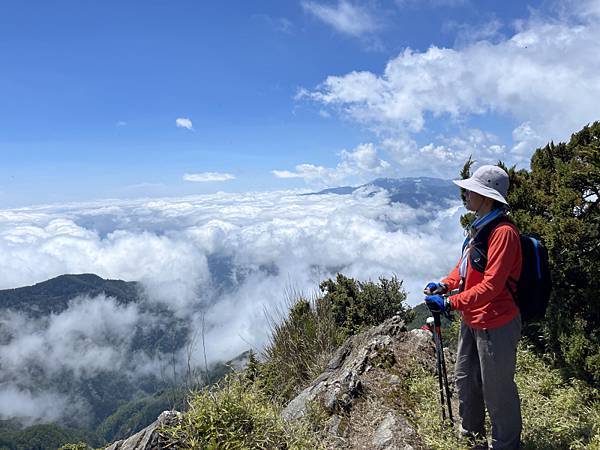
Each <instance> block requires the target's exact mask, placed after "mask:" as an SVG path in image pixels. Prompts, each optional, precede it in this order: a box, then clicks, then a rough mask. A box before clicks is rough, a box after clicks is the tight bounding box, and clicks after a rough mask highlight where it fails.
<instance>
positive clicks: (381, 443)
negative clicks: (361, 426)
mask: <svg viewBox="0 0 600 450" xmlns="http://www.w3.org/2000/svg"><path fill="white" fill-rule="evenodd" d="M395 427H396V418H395V417H394V415H393V414H392V413H388V414H387V415H386V416H385V418H384V419H383V421H382V422H381V424H380V425H379V427H378V428H377V430H376V431H375V434H373V440H372V443H373V448H376V449H389V448H390V446H391V445H392V443H393V441H394V428H395Z"/></svg>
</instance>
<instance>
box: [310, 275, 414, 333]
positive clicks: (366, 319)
mask: <svg viewBox="0 0 600 450" xmlns="http://www.w3.org/2000/svg"><path fill="white" fill-rule="evenodd" d="M320 288H321V291H322V292H323V294H324V296H323V301H324V302H325V303H327V304H329V305H331V311H332V314H333V319H334V321H335V324H336V325H337V326H338V327H340V329H341V330H342V331H343V332H344V334H345V335H346V336H349V335H352V334H356V333H359V332H360V331H362V330H364V329H365V328H368V327H371V326H373V325H378V324H380V323H381V322H383V321H384V320H385V319H388V318H390V317H392V316H393V315H394V314H401V315H405V316H406V315H407V308H406V306H405V305H404V301H405V300H406V292H404V289H403V288H402V281H401V280H398V278H397V277H396V276H393V277H392V278H391V279H389V280H388V279H386V278H383V277H380V278H379V282H378V283H374V282H373V281H367V282H362V281H358V280H354V279H352V278H348V277H345V276H344V275H342V274H341V273H338V274H337V277H336V280H335V281H334V280H332V279H328V280H325V281H323V282H322V283H321V285H320Z"/></svg>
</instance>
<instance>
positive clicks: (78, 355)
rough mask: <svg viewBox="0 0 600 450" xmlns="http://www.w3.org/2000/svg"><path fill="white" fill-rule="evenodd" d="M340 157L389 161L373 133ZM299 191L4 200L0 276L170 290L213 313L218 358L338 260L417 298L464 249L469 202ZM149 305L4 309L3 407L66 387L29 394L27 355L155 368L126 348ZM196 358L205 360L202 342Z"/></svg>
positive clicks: (362, 162) (80, 366)
mask: <svg viewBox="0 0 600 450" xmlns="http://www.w3.org/2000/svg"><path fill="white" fill-rule="evenodd" d="M343 158H344V161H345V162H346V163H347V164H348V165H353V167H355V168H356V170H360V169H359V167H362V168H363V169H365V170H377V169H378V168H380V167H382V161H381V160H380V159H379V158H377V157H376V156H375V155H374V148H373V147H372V146H370V145H368V144H365V145H363V146H359V147H357V148H356V149H355V150H353V151H348V152H345V154H344V156H343ZM299 193H301V192H299V191H282V192H264V193H260V192H257V193H247V194H226V193H219V194H214V195H200V196H190V197H185V198H180V199H175V198H171V199H166V198H165V199H154V200H129V201H125V200H123V201H110V202H90V203H86V204H69V205H48V206H40V207H35V208H27V209H24V208H22V209H13V210H0V252H1V253H2V255H3V257H2V258H1V259H0V274H2V276H1V277H0V288H1V289H6V288H14V287H18V286H24V285H31V284H34V283H36V282H39V281H43V280H45V279H48V278H51V277H54V276H57V275H60V274H63V273H96V274H98V275H100V276H102V277H104V278H110V279H125V280H139V281H141V282H142V283H143V285H144V286H145V287H146V290H147V293H148V296H149V297H148V301H149V302H151V303H154V302H160V303H161V304H162V305H163V306H164V307H165V308H167V309H168V310H170V311H172V312H173V313H174V314H176V316H177V317H179V318H181V319H182V320H185V321H187V322H188V323H190V326H191V328H192V329H193V330H199V329H200V327H201V323H202V321H201V314H202V313H204V314H205V316H206V329H205V330H206V346H207V356H208V358H209V360H210V361H214V360H217V359H227V358H230V357H233V356H235V355H237V354H239V353H240V352H241V351H244V350H246V349H247V348H248V346H249V345H253V346H255V348H256V349H260V348H261V347H262V345H263V344H264V343H265V341H266V339H267V330H268V327H267V325H266V322H265V317H264V314H263V311H264V308H275V307H278V306H282V305H283V302H284V293H285V290H286V288H289V287H290V285H291V286H294V287H296V288H297V289H298V290H300V291H303V292H305V293H306V294H311V293H312V292H314V291H315V289H316V288H317V286H318V284H319V282H320V281H322V280H323V279H324V278H326V277H330V276H334V274H335V272H336V271H338V270H341V271H342V272H343V273H345V274H347V275H349V276H352V277H357V278H360V279H363V280H366V279H369V278H371V279H374V280H375V279H377V278H378V277H379V276H380V275H384V276H391V275H392V274H397V275H398V276H399V277H400V278H401V279H404V280H405V286H406V288H407V289H408V290H409V291H410V296H409V299H410V301H411V302H412V303H414V302H416V301H418V300H420V298H421V289H422V286H423V284H424V283H425V282H426V281H428V280H430V279H433V280H435V279H438V278H440V277H441V276H443V275H445V274H446V272H448V271H449V270H450V269H451V267H452V265H453V264H454V263H455V262H456V261H455V260H456V259H457V258H458V251H459V250H458V249H459V248H460V243H461V241H462V238H463V236H462V231H461V229H460V227H459V224H458V217H459V215H460V213H461V211H462V207H460V206H459V202H458V201H457V204H456V206H455V207H452V208H449V209H443V210H438V209H435V207H433V208H431V209H429V208H427V209H426V210H416V209H412V208H410V207H408V206H406V205H400V204H393V205H390V204H389V201H388V197H387V196H386V195H385V194H384V193H382V192H379V193H378V192H370V193H367V192H356V193H355V194H354V195H348V196H338V195H324V196H314V195H310V196H303V195H298V194H299ZM457 197H458V194H457ZM144 311H145V310H144V308H143V307H142V306H141V305H136V304H130V305H126V306H125V305H119V304H118V303H117V302H115V301H114V300H113V299H111V298H108V297H106V296H99V297H96V298H85V297H84V298H79V299H76V300H74V301H73V302H72V303H71V305H70V307H69V308H68V309H67V310H65V311H64V312H62V313H60V314H55V315H53V316H51V317H49V318H47V319H45V320H43V321H35V320H31V318H27V317H24V316H22V315H11V314H9V315H6V314H2V315H1V317H0V322H1V323H0V328H2V329H3V330H8V332H9V334H10V335H12V336H13V340H12V341H11V342H9V343H6V342H4V341H3V342H2V344H1V345H0V359H1V360H2V361H3V371H2V377H3V380H4V384H3V385H2V386H3V387H2V389H0V400H5V399H6V400H8V399H14V398H18V399H21V400H22V403H20V404H21V406H20V407H19V408H16V407H15V408H12V409H10V410H6V412H5V416H6V414H8V415H11V414H14V415H18V414H25V415H29V414H33V415H35V414H39V415H38V417H46V416H47V415H48V414H50V413H48V411H47V410H46V409H45V407H43V408H41V409H40V410H39V413H38V412H36V410H35V409H34V408H32V406H31V405H32V404H35V402H36V401H38V400H37V399H40V400H39V401H40V402H41V403H40V405H45V404H47V403H48V404H50V403H51V400H52V399H54V397H52V396H55V395H56V393H53V392H37V393H35V394H32V393H31V392H29V391H23V389H21V388H20V387H18V383H17V382H16V381H15V380H19V383H21V385H22V384H23V383H25V381H26V380H25V378H24V375H23V374H24V373H26V371H25V370H24V367H25V366H26V365H27V364H28V361H35V362H36V364H38V365H39V366H40V367H43V368H44V370H45V371H46V372H45V373H49V374H51V373H59V372H60V370H68V371H70V372H71V373H74V374H78V375H89V374H90V373H93V372H94V371H96V370H99V369H101V368H102V367H111V368H120V369H122V370H125V371H127V373H129V374H130V375H131V377H135V376H137V375H139V374H140V373H148V372H151V373H157V371H158V370H159V369H157V367H159V366H160V364H161V363H163V362H162V361H161V359H160V358H159V357H157V358H158V359H149V358H148V357H144V355H143V354H136V355H135V358H134V359H133V360H131V361H126V360H124V357H123V356H124V355H126V354H127V352H126V351H125V350H124V349H126V348H128V346H129V344H130V340H131V330H132V329H135V327H136V324H148V323H151V322H152V321H158V320H159V318H158V317H157V316H153V315H150V314H148V313H147V312H144ZM200 347H201V346H200ZM191 356H192V362H193V363H194V364H197V365H202V360H203V354H202V351H201V348H195V349H193V352H192V355H191ZM185 357H186V355H184V354H179V355H177V360H178V361H179V363H181V364H183V363H184V362H185ZM11 380H12V381H11ZM13 381H14V382H13ZM28 399H29V400H31V401H29V400H28ZM44 399H46V400H47V401H46V400H44ZM21 400H20V401H21ZM42 400H43V402H42ZM65 401H66V402H67V404H69V405H70V404H71V403H72V401H74V399H70V398H67V399H65V398H62V397H61V398H58V399H56V402H55V403H56V404H57V405H59V406H60V404H61V403H60V402H63V404H64V402H65ZM44 402H46V403H44ZM3 404H4V402H3Z"/></svg>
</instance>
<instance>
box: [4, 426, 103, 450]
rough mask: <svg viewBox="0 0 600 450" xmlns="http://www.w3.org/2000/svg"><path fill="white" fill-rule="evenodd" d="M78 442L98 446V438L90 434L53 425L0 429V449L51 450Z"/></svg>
mask: <svg viewBox="0 0 600 450" xmlns="http://www.w3.org/2000/svg"><path fill="white" fill-rule="evenodd" d="M79 441H85V442H89V443H91V444H93V445H97V444H99V439H98V437H97V436H96V435H95V434H94V433H92V432H89V431H84V430H80V429H75V428H64V427H60V426H58V425H55V424H44V425H33V426H30V427H27V428H24V429H17V428H14V427H10V428H8V427H2V429H1V430H0V448H7V449H11V450H53V449H57V448H59V447H60V446H62V445H65V444H69V443H71V442H79Z"/></svg>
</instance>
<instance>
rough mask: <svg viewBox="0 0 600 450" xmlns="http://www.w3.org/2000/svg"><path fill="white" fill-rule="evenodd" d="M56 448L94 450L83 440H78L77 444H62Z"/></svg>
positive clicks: (60, 449) (63, 449)
mask: <svg viewBox="0 0 600 450" xmlns="http://www.w3.org/2000/svg"><path fill="white" fill-rule="evenodd" d="M58 450H94V449H93V448H92V447H90V446H89V445H87V444H86V443H85V442H79V443H77V444H67V445H63V446H62V447H61V448H59V449H58Z"/></svg>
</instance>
